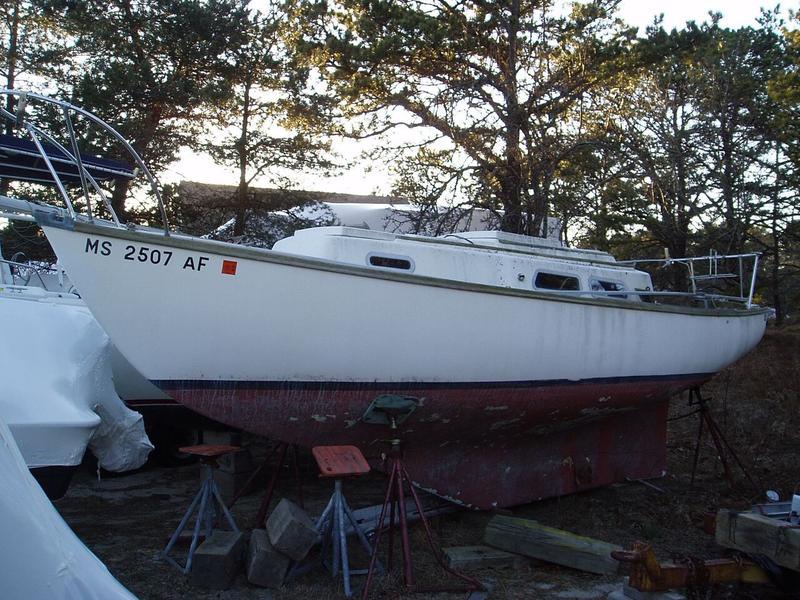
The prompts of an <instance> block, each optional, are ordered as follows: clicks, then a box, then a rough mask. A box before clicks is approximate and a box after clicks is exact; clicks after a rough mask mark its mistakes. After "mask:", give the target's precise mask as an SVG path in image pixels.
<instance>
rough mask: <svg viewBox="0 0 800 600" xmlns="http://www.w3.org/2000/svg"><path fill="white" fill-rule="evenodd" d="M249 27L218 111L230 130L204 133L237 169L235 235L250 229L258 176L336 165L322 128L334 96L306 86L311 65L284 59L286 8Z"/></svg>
mask: <svg viewBox="0 0 800 600" xmlns="http://www.w3.org/2000/svg"><path fill="white" fill-rule="evenodd" d="M246 27H247V28H246V30H245V32H244V33H245V35H246V38H247V43H245V44H242V45H241V46H240V47H238V48H236V49H235V50H233V52H232V65H231V66H232V71H231V84H232V94H231V96H230V97H229V98H228V100H227V101H226V102H222V103H219V104H218V105H217V107H216V108H217V109H216V110H215V116H216V120H217V123H218V124H219V125H220V126H222V127H224V128H225V129H224V133H223V134H222V135H219V134H215V135H208V134H206V135H203V136H201V140H202V142H203V148H204V149H205V150H206V151H207V152H208V153H209V154H210V155H211V156H212V157H213V158H215V159H216V160H217V161H218V162H219V163H221V164H223V165H226V166H229V167H232V168H234V169H235V170H236V171H237V174H238V180H239V186H238V189H237V195H236V198H235V199H234V201H233V204H234V205H235V208H236V217H235V224H234V226H233V235H235V236H242V235H244V234H245V231H246V229H247V220H248V217H249V216H250V214H251V212H252V211H251V209H253V208H255V207H254V206H253V204H252V202H251V199H250V198H251V197H250V194H249V193H248V189H249V187H250V185H251V184H252V182H253V181H254V180H255V179H256V178H261V179H264V178H268V179H269V181H270V185H272V186H273V187H274V186H279V187H287V186H288V185H289V184H290V180H289V178H290V176H291V174H293V173H297V172H302V171H306V172H316V173H325V172H328V171H330V170H331V169H332V168H333V166H334V165H333V162H332V161H331V158H330V156H329V155H330V142H329V141H328V140H327V139H324V138H323V137H322V136H321V135H320V132H319V128H318V127H316V125H317V124H318V123H319V122H320V119H321V118H323V117H322V115H323V113H324V107H325V106H326V104H328V102H327V100H326V98H323V97H320V96H319V95H317V94H314V92H313V91H311V90H309V89H308V86H307V81H306V80H307V72H305V71H303V70H302V69H297V68H296V65H294V64H293V63H292V62H290V61H289V60H288V59H287V58H286V53H285V52H284V51H283V48H282V47H281V43H280V36H279V34H280V32H281V29H282V27H283V18H282V15H280V14H277V13H272V14H263V13H254V14H252V15H250V17H249V18H248V20H247V23H246Z"/></svg>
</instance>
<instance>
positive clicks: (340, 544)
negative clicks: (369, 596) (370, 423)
mask: <svg viewBox="0 0 800 600" xmlns="http://www.w3.org/2000/svg"><path fill="white" fill-rule="evenodd" d="M311 452H312V454H313V455H314V459H315V460H316V461H317V465H318V466H319V470H320V477H330V478H333V479H334V488H333V494H332V495H331V498H330V500H329V501H328V504H327V506H326V507H325V510H324V511H322V515H320V517H319V519H318V520H317V531H318V532H319V534H320V539H321V544H320V546H321V550H320V558H319V560H320V561H321V562H322V564H323V565H324V566H325V567H326V568H327V569H328V570H329V571H330V573H331V575H332V576H333V578H334V579H335V578H336V577H338V575H339V571H340V570H341V573H342V583H343V585H344V595H345V596H347V597H348V598H352V597H353V588H352V584H351V581H350V578H351V576H352V575H366V574H367V572H368V570H367V569H351V568H350V556H349V553H348V550H347V529H348V526H347V521H349V522H350V525H351V526H352V528H353V531H354V532H355V534H356V537H357V538H358V541H359V543H360V544H361V546H362V547H363V548H364V550H365V551H366V553H367V556H370V557H372V555H373V554H374V551H373V548H372V545H371V544H370V543H369V541H368V540H367V536H366V534H365V533H364V531H363V529H362V528H361V526H360V525H359V523H358V521H357V520H356V518H355V516H354V515H353V511H352V510H351V509H350V505H349V504H348V503H347V499H346V498H345V497H344V493H343V492H342V480H343V479H344V478H355V477H360V476H361V475H365V474H367V473H369V471H370V467H369V464H368V463H367V461H366V459H365V458H364V455H363V454H362V453H361V451H360V450H359V449H358V448H356V447H355V446H315V447H314V448H312V449H311ZM345 518H346V519H347V521H345ZM316 562H317V561H314V562H312V563H307V564H304V565H296V566H294V567H293V568H292V570H291V571H290V573H289V575H288V577H289V578H294V577H296V576H298V575H300V574H301V573H304V572H306V571H307V570H308V569H310V568H311V567H313V566H314V564H315V563H316ZM376 568H377V569H378V570H379V571H380V572H383V566H382V565H381V564H380V563H377V566H376Z"/></svg>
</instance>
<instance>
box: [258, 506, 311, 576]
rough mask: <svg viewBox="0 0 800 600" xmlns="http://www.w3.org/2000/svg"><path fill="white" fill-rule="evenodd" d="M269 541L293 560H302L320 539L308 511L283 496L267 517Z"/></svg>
mask: <svg viewBox="0 0 800 600" xmlns="http://www.w3.org/2000/svg"><path fill="white" fill-rule="evenodd" d="M267 534H268V535H269V541H270V542H271V543H272V545H273V546H275V548H276V549H277V550H279V551H280V552H283V553H284V554H285V555H287V556H288V557H289V558H291V559H292V560H296V561H298V562H299V561H301V560H303V559H304V558H305V557H306V554H308V551H309V550H311V548H313V546H314V544H316V543H317V542H318V541H319V534H318V533H317V529H316V528H315V527H314V522H313V521H312V520H311V517H309V516H308V514H307V513H306V511H304V510H303V509H302V508H300V507H299V506H297V505H296V504H295V503H294V502H291V501H289V500H287V499H286V498H283V499H282V500H281V501H280V502H279V503H278V506H276V507H275V510H273V511H272V514H271V515H270V516H269V518H268V519H267Z"/></svg>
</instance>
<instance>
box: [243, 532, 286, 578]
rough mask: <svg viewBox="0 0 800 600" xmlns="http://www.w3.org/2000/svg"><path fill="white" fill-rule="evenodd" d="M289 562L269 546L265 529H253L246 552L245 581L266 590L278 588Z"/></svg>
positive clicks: (283, 555) (284, 556)
mask: <svg viewBox="0 0 800 600" xmlns="http://www.w3.org/2000/svg"><path fill="white" fill-rule="evenodd" d="M290 562H291V560H290V559H289V557H288V556H286V555H285V554H282V553H280V552H278V551H277V550H276V549H275V547H274V546H273V545H272V544H270V542H269V536H268V535H267V531H266V529H254V530H253V533H252V535H251V536H250V546H249V547H248V550H247V581H249V582H250V583H252V584H255V585H260V586H261V587H267V588H279V587H280V586H281V585H282V584H283V579H284V577H286V571H287V570H288V569H289V563H290Z"/></svg>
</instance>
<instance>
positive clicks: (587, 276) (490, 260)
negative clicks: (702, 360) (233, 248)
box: [273, 226, 652, 301]
mask: <svg viewBox="0 0 800 600" xmlns="http://www.w3.org/2000/svg"><path fill="white" fill-rule="evenodd" d="M273 249H274V250H275V251H277V252H282V253H286V254H294V255H301V256H310V257H314V258H321V259H325V260H331V261H335V262H340V263H346V264H351V265H359V266H366V267H369V268H371V269H376V270H381V271H390V272H396V273H413V274H415V275H422V276H425V277H433V278H436V279H447V280H454V281H463V282H467V283H475V284H481V285H491V286H498V287H506V288H514V289H520V290H535V291H542V292H553V291H556V292H568V293H570V294H571V295H578V296H582V295H584V294H581V292H585V295H587V296H606V297H608V296H610V297H614V298H621V299H628V300H633V301H640V296H639V295H638V294H628V293H626V292H632V291H650V290H651V288H652V283H651V280H650V275H649V274H647V273H645V272H642V271H639V270H636V269H633V268H631V267H630V266H627V265H622V264H619V263H617V262H616V260H615V259H614V257H613V256H611V255H610V254H608V253H606V252H601V251H599V250H583V249H577V248H565V247H564V246H562V245H561V244H560V242H559V241H558V240H553V239H548V238H533V237H529V236H525V235H517V234H513V233H506V232H503V231H470V232H465V233H458V234H448V235H445V236H441V237H437V238H431V237H423V236H417V235H408V234H396V233H388V232H384V231H375V230H369V229H359V228H354V227H340V226H333V227H317V228H313V229H303V230H300V231H297V232H295V234H294V235H293V236H291V237H288V238H286V239H283V240H280V241H279V242H277V243H276V244H275V246H274V248H273ZM616 292H619V293H616Z"/></svg>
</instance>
